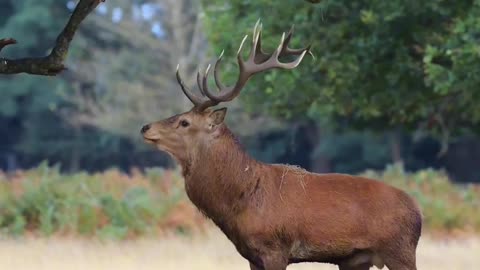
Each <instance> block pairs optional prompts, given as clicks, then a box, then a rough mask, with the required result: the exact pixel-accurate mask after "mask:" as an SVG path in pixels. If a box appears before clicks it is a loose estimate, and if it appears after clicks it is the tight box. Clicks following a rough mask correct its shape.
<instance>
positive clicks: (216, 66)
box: [213, 50, 226, 91]
mask: <svg viewBox="0 0 480 270" xmlns="http://www.w3.org/2000/svg"><path fill="white" fill-rule="evenodd" d="M224 52H225V50H223V51H222V53H221V54H220V56H219V57H218V59H217V61H216V62H215V66H214V68H213V77H214V79H215V84H216V85H217V88H218V90H219V91H220V90H221V89H225V88H226V87H225V86H224V85H223V84H222V82H220V79H219V75H218V67H219V66H220V65H219V64H220V62H221V61H222V59H223V53H224Z"/></svg>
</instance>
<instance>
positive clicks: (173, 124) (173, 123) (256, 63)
mask: <svg viewBox="0 0 480 270" xmlns="http://www.w3.org/2000/svg"><path fill="white" fill-rule="evenodd" d="M292 34H293V27H292V29H290V31H289V32H288V33H287V34H286V35H285V33H283V35H282V39H281V42H280V44H279V46H278V47H277V49H276V50H275V51H274V52H273V53H271V54H267V53H264V52H263V51H262V48H261V25H259V22H257V24H256V25H255V28H254V31H253V40H252V49H251V51H250V54H249V57H248V59H247V61H244V60H243V59H242V57H241V51H242V47H243V44H244V43H245V40H246V39H247V36H245V37H244V38H243V40H242V42H241V44H240V48H239V49H238V52H237V60H238V66H239V69H240V72H239V74H238V79H237V82H236V83H235V84H234V85H233V86H224V85H223V84H222V83H221V82H220V80H219V75H218V67H219V63H220V62H221V60H222V57H223V52H222V54H221V55H220V57H219V58H218V59H217V61H216V62H215V66H214V71H213V72H214V79H215V84H216V85H217V87H218V90H219V92H218V93H214V92H212V91H211V90H210V89H209V87H208V84H207V82H208V76H209V71H210V65H209V66H208V67H207V69H206V71H205V73H204V74H203V75H201V74H200V72H198V74H197V84H198V88H199V90H200V93H201V94H202V96H198V95H195V94H193V93H192V92H191V91H190V90H189V89H188V88H187V86H185V84H184V82H183V81H182V79H181V77H180V74H179V70H178V67H177V73H176V75H177V81H178V83H179V84H180V87H181V89H182V91H183V93H184V94H185V95H186V96H187V97H188V99H189V100H190V101H191V102H192V103H193V105H194V106H193V108H192V109H191V110H190V111H188V112H184V113H181V114H178V115H175V116H172V117H170V118H167V119H164V120H160V121H157V122H154V123H151V124H147V125H145V126H143V128H142V130H141V133H142V135H143V138H144V139H145V141H146V142H148V143H152V144H155V145H156V146H157V147H158V148H159V149H160V150H162V151H166V152H168V153H170V154H171V155H173V156H174V157H175V158H177V159H179V160H186V159H188V157H189V156H190V153H191V151H195V150H196V149H197V147H198V146H199V145H201V144H205V143H206V144H208V143H209V142H211V141H212V140H215V139H216V138H217V137H218V135H219V129H220V128H221V127H222V126H223V120H224V118H225V114H226V112H227V110H226V108H221V109H217V110H213V109H211V107H214V106H216V105H218V104H219V103H221V102H227V101H231V100H233V99H234V98H235V97H237V96H238V95H239V93H240V91H241V90H242V89H243V87H244V86H245V84H246V82H247V81H248V80H249V79H250V77H251V76H252V75H254V74H256V73H259V72H262V71H266V70H269V69H273V68H281V69H293V68H295V67H296V66H298V64H300V62H301V61H302V59H303V57H304V56H305V54H306V53H307V52H310V51H309V49H310V47H307V48H304V49H290V48H289V47H288V44H289V42H290V40H291V38H292ZM284 56H297V58H296V59H295V60H293V61H292V62H288V63H283V62H280V60H279V58H280V57H284Z"/></svg>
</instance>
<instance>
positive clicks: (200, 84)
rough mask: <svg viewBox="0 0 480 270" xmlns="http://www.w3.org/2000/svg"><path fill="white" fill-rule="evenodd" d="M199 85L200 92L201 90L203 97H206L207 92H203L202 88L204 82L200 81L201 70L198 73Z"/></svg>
mask: <svg viewBox="0 0 480 270" xmlns="http://www.w3.org/2000/svg"><path fill="white" fill-rule="evenodd" d="M197 85H198V90H200V93H201V94H202V96H205V92H203V88H202V80H201V79H200V69H199V70H198V72H197Z"/></svg>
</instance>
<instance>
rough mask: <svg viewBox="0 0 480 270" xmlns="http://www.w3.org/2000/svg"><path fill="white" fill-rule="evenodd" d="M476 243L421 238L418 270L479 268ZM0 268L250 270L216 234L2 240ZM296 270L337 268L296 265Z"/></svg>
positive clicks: (478, 240) (479, 244)
mask: <svg viewBox="0 0 480 270" xmlns="http://www.w3.org/2000/svg"><path fill="white" fill-rule="evenodd" d="M479 255H480V238H470V239H467V240H465V239H464V240H458V239H457V240H433V239H432V238H428V237H423V238H422V239H421V241H420V246H419V250H418V269H422V270H430V269H432V270H433V269H435V270H447V269H448V270H451V269H455V270H478V269H480V256H479ZM0 268H1V269H15V270H47V269H48V270H60V269H61V270H65V269H69V270H85V269H88V270H100V269H115V270H127V269H128V270H130V269H131V270H150V269H152V270H153V269H155V270H159V269H161V270H170V269H172V270H173V269H175V270H179V269H180V270H183V269H185V270H196V269H198V270H207V269H208V270H216V269H232V270H236V269H243V270H246V269H248V264H247V263H246V262H245V260H243V259H242V258H241V257H240V256H239V255H238V254H237V253H236V251H235V249H234V247H233V245H232V244H230V242H229V241H228V240H227V239H226V238H225V237H224V236H223V235H222V234H221V233H220V232H218V231H216V230H214V231H212V232H210V233H208V234H207V235H206V236H196V237H193V238H188V237H180V236H169V237H165V238H158V239H142V240H131V241H123V242H103V243H100V242H98V241H94V240H85V239H69V238H50V239H41V238H40V239H35V238H33V239H22V240H0ZM288 269H289V270H290V269H297V270H302V269H303V270H308V269H318V270H322V269H323V270H328V269H336V268H335V267H333V266H328V265H323V264H300V265H292V266H290V267H289V268H288Z"/></svg>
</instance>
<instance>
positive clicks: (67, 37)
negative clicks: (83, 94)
mask: <svg viewBox="0 0 480 270" xmlns="http://www.w3.org/2000/svg"><path fill="white" fill-rule="evenodd" d="M100 2H105V0H80V2H78V4H77V6H76V7H75V10H74V11H73V13H72V16H71V17H70V19H69V20H68V23H67V25H66V26H65V28H64V29H63V31H62V32H61V33H60V35H58V37H57V40H56V42H55V46H54V47H53V49H52V51H51V53H50V54H49V55H47V56H45V57H34V58H22V59H7V58H0V74H18V73H29V74H35V75H44V76H54V75H57V74H58V73H60V72H61V71H63V70H64V69H66V67H65V66H64V64H63V62H64V61H65V58H66V56H67V53H68V49H69V47H70V42H71V41H72V39H73V36H74V35H75V32H76V31H77V29H78V27H79V25H80V23H81V22H82V21H83V20H84V19H85V18H86V17H87V15H88V14H89V13H90V12H92V10H94V9H95V8H96V7H97V6H98V4H100ZM15 43H16V40H14V39H11V38H9V39H1V40H0V51H1V50H2V49H3V48H4V47H5V46H7V45H11V44H15Z"/></svg>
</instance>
